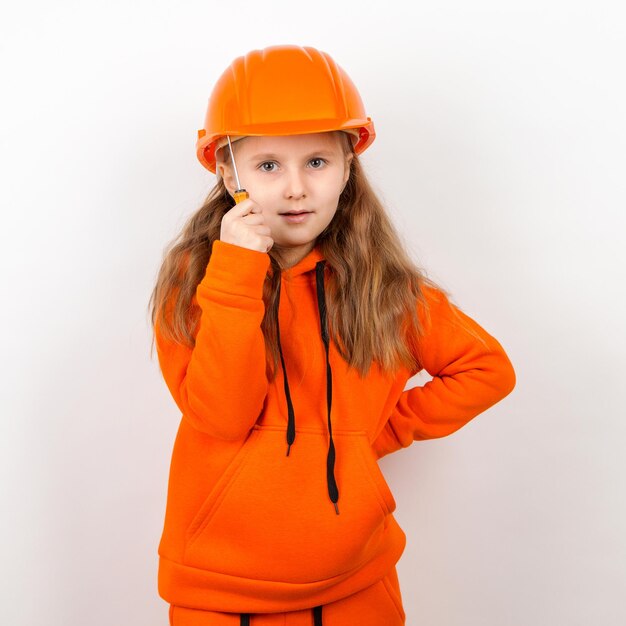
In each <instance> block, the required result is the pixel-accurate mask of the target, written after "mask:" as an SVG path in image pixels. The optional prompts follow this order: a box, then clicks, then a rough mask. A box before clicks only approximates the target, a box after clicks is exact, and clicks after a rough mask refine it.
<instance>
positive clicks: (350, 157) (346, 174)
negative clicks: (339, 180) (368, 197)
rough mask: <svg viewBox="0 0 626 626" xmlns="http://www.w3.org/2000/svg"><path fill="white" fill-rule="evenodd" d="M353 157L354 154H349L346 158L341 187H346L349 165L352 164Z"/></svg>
mask: <svg viewBox="0 0 626 626" xmlns="http://www.w3.org/2000/svg"><path fill="white" fill-rule="evenodd" d="M353 157H354V154H352V153H350V154H348V155H347V156H346V166H345V173H344V176H343V185H344V187H345V186H346V185H347V183H348V178H350V165H351V164H352V159H353Z"/></svg>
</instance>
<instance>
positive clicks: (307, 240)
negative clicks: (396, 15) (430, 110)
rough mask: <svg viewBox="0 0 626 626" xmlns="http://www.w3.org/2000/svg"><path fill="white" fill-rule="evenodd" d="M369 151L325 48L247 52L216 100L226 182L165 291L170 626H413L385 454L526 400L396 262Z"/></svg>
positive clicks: (466, 329)
mask: <svg viewBox="0 0 626 626" xmlns="http://www.w3.org/2000/svg"><path fill="white" fill-rule="evenodd" d="M374 137H375V133H374V125H373V122H372V120H371V119H370V118H369V117H367V116H366V115H365V111H364V108H363V104H362V101H361V98H360V95H359V93H358V92H357V90H356V87H355V86H354V84H353V82H352V81H351V79H350V78H349V77H348V75H347V74H346V73H345V72H344V70H343V69H342V68H341V67H339V66H338V65H337V64H336V63H335V62H334V61H333V59H332V58H331V57H330V56H329V55H328V54H326V53H325V52H321V51H318V50H316V49H314V48H311V47H297V46H272V47H269V48H266V49H264V50H254V51H252V52H250V53H248V54H247V55H245V56H244V57H239V58H237V59H235V61H234V62H233V63H232V64H231V66H230V67H229V68H227V70H226V71H225V72H224V73H223V74H222V76H221V77H220V78H219V80H218V81H217V84H216V85H215V87H214V89H213V92H212V94H211V97H210V100H209V106H208V111H207V114H206V120H205V127H204V128H203V129H202V130H200V131H198V142H197V155H198V158H199V160H200V162H201V163H202V164H203V165H204V166H205V167H206V168H207V169H208V170H209V171H211V172H213V173H215V174H216V175H217V184H216V185H215V187H214V188H213V190H212V191H211V192H210V194H209V196H208V197H207V199H206V202H205V203H204V205H203V206H202V207H201V208H200V209H199V210H198V211H197V213H195V214H194V215H193V216H192V217H191V219H190V220H189V222H188V223H187V225H186V226H185V228H184V230H183V232H182V236H181V237H180V241H179V242H178V243H177V244H176V245H173V246H172V247H171V249H170V250H169V251H168V252H167V254H166V255H165V258H164V261H163V265H162V267H161V270H160V273H159V276H158V280H157V284H156V286H155V289H154V291H153V293H152V296H151V306H152V323H153V325H154V337H155V339H156V345H157V351H158V358H159V363H160V367H161V370H162V373H163V377H164V380H165V383H166V384H167V386H168V388H169V390H170V392H171V394H172V396H173V398H174V400H175V402H176V404H177V405H178V408H179V409H180V411H181V413H182V419H181V422H180V426H179V429H178V433H177V436H176V441H175V443H174V449H173V452H172V461H171V470H170V479H169V487H168V494H167V507H166V512H165V523H164V529H163V535H162V538H161V542H160V545H159V549H158V552H159V573H158V586H159V594H160V596H161V597H162V598H163V599H165V600H166V601H167V602H168V603H170V609H169V617H170V624H173V625H174V626H208V625H216V626H220V625H223V626H228V625H232V626H237V625H240V624H250V623H253V624H254V625H255V626H262V625H266V626H270V625H278V624H280V625H284V624H288V625H290V626H296V625H301V626H304V625H310V624H313V625H314V626H319V625H320V624H322V623H323V624H324V625H325V626H346V625H347V624H359V625H360V626H396V625H398V626H399V625H401V624H404V623H405V612H404V608H403V605H402V596H401V592H400V587H399V584H398V577H397V573H396V563H397V562H398V560H399V559H400V556H401V555H402V552H403V550H404V547H405V542H406V537H405V534H404V532H403V530H402V529H401V528H400V527H399V526H398V523H397V522H396V520H395V518H394V516H393V511H394V510H395V508H396V502H395V500H394V497H393V495H392V493H391V491H390V489H389V487H388V485H387V483H386V482H385V478H384V476H383V474H382V472H381V470H380V469H379V467H378V464H377V459H379V458H380V457H382V456H384V455H385V454H389V453H391V452H394V451H395V450H399V449H401V448H404V447H407V446H409V445H410V444H411V443H412V442H413V441H415V440H423V439H429V438H434V437H444V436H446V435H449V434H451V433H453V432H455V431H456V430H458V429H459V428H461V427H462V426H463V425H464V424H466V423H467V422H468V421H469V420H470V419H472V418H473V417H475V416H476V415H478V414H479V413H481V412H482V411H484V410H485V409H487V408H488V407H490V406H492V405H493V404H495V403H496V402H498V401H499V400H501V399H502V398H503V397H505V396H506V395H507V394H508V393H510V391H511V390H512V389H513V387H514V386H515V373H514V370H513V367H512V365H511V363H510V361H509V359H508V357H507V355H506V353H505V351H504V350H503V348H502V346H501V345H500V344H499V343H498V341H497V340H496V339H495V338H494V337H492V336H491V335H490V334H489V333H487V332H486V331H485V330H484V329H483V328H482V327H481V326H479V325H478V324H477V323H476V322H475V321H473V320H472V319H471V318H469V317H468V316H467V315H465V314H464V313H463V312H462V311H461V310H460V309H459V308H458V307H456V306H455V305H453V304H452V303H451V301H450V299H449V297H448V295H447V293H446V292H445V291H444V290H443V289H441V288H439V287H438V286H437V285H436V284H435V283H434V282H432V281H431V280H429V279H428V278H427V277H426V276H425V274H424V273H423V272H421V271H420V270H419V269H417V268H416V267H415V266H414V265H413V263H412V262H411V260H410V258H409V256H408V255H407V254H406V252H405V251H404V250H403V248H402V244H401V242H400V239H399V236H398V234H397V233H396V231H395V230H394V228H393V226H392V224H391V222H390V220H389V218H388V216H387V214H386V213H385V210H384V209H383V207H382V205H381V202H380V201H379V199H378V198H377V197H376V195H375V194H374V192H373V191H372V188H371V187H370V185H369V183H368V181H367V178H366V176H365V173H364V172H363V169H362V167H361V164H360V162H359V157H358V155H359V154H360V153H362V152H363V151H364V150H365V149H366V148H367V147H368V146H370V145H371V143H372V142H373V140H374ZM242 187H245V190H247V192H248V193H249V197H246V196H247V193H244V192H243V191H242ZM235 198H237V200H238V202H235ZM422 369H425V370H426V371H427V372H428V373H429V374H430V375H431V376H432V377H433V378H432V380H431V381H429V382H428V383H427V384H425V385H424V386H422V387H414V388H411V389H408V390H406V391H403V389H404V387H405V384H406V382H407V380H408V379H409V378H411V377H412V376H414V375H415V374H417V372H419V371H420V370H422Z"/></svg>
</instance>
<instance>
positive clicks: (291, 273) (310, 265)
mask: <svg viewBox="0 0 626 626" xmlns="http://www.w3.org/2000/svg"><path fill="white" fill-rule="evenodd" d="M268 257H269V254H268ZM323 260H324V254H323V253H322V250H321V248H320V246H319V244H316V245H315V246H314V247H313V248H312V249H311V250H310V251H309V252H308V253H307V254H306V255H305V256H304V257H302V258H301V259H300V260H299V261H298V262H297V263H296V264H295V265H292V266H291V267H288V268H286V269H284V270H283V271H282V275H283V278H284V279H286V280H288V281H289V282H304V281H308V280H309V277H307V276H304V275H305V274H307V272H311V271H312V270H314V269H315V266H316V265H317V263H318V262H319V261H323ZM267 273H268V274H269V275H270V276H272V275H273V274H274V270H273V268H272V266H271V265H270V267H269V269H268V272H267Z"/></svg>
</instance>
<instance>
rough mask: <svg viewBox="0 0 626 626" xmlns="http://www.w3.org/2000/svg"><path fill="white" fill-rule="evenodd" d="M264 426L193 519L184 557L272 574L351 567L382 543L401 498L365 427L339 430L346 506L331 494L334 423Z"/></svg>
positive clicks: (301, 575)
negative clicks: (292, 429) (290, 428)
mask: <svg viewBox="0 0 626 626" xmlns="http://www.w3.org/2000/svg"><path fill="white" fill-rule="evenodd" d="M296 433H297V435H296V440H295V442H294V444H293V445H292V447H291V451H290V454H289V456H286V440H285V430H284V429H283V428H277V427H268V426H264V427H261V426H258V425H257V426H255V427H254V429H253V430H252V432H251V434H250V436H249V437H248V439H247V440H246V442H245V443H244V445H243V446H242V448H241V449H240V450H239V451H238V453H237V455H236V456H235V457H234V459H233V461H232V462H231V463H230V464H229V466H228V468H227V470H226V472H225V473H224V474H223V475H222V477H221V478H220V479H219V480H218V482H217V483H216V484H215V487H214V488H213V489H212V490H211V493H210V494H209V496H208V497H207V499H206V500H205V502H204V503H203V505H202V507H201V508H200V510H199V511H198V513H197V514H196V516H195V517H194V519H193V520H192V522H191V523H190V525H189V527H188V529H187V543H186V547H185V557H184V560H185V564H186V565H190V566H192V567H197V568H200V569H205V570H211V571H216V572H220V573H222V574H227V575H232V576H239V577H243V578H252V579H257V580H267V581H283V582H313V581H320V580H325V579H328V578H332V577H334V576H338V575H341V574H344V573H346V572H349V571H350V570H352V569H354V568H357V567H359V566H360V565H362V564H363V563H365V562H367V561H368V560H369V559H371V558H373V557H374V556H376V555H377V554H378V553H379V552H380V550H381V549H382V548H383V547H384V546H383V538H384V535H385V531H386V529H387V522H388V519H387V518H388V515H389V514H390V513H391V512H392V511H393V510H394V509H395V506H396V503H395V500H394V498H393V495H392V494H391V491H390V489H389V487H388V485H387V483H386V481H385V478H384V476H383V474H382V472H381V470H380V468H379V467H378V463H377V461H376V457H375V455H374V453H373V451H372V450H371V446H370V445H369V442H368V440H367V435H366V433H365V432H362V431H359V432H348V431H343V432H341V431H339V432H335V431H333V441H334V444H335V479H336V481H337V486H338V489H339V500H338V502H337V505H338V507H339V515H337V514H336V512H335V507H334V506H333V503H332V501H331V500H330V498H329V495H328V488H327V482H326V455H327V452H328V441H329V438H328V433H327V432H325V431H322V430H318V429H310V428H309V429H306V428H304V429H296Z"/></svg>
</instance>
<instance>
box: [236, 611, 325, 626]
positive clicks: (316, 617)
mask: <svg viewBox="0 0 626 626" xmlns="http://www.w3.org/2000/svg"><path fill="white" fill-rule="evenodd" d="M311 610H312V611H313V626H324V624H323V623H322V607H321V606H314V607H313V609H311ZM239 615H240V619H239V624H240V626H250V613H240V614H239Z"/></svg>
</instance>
